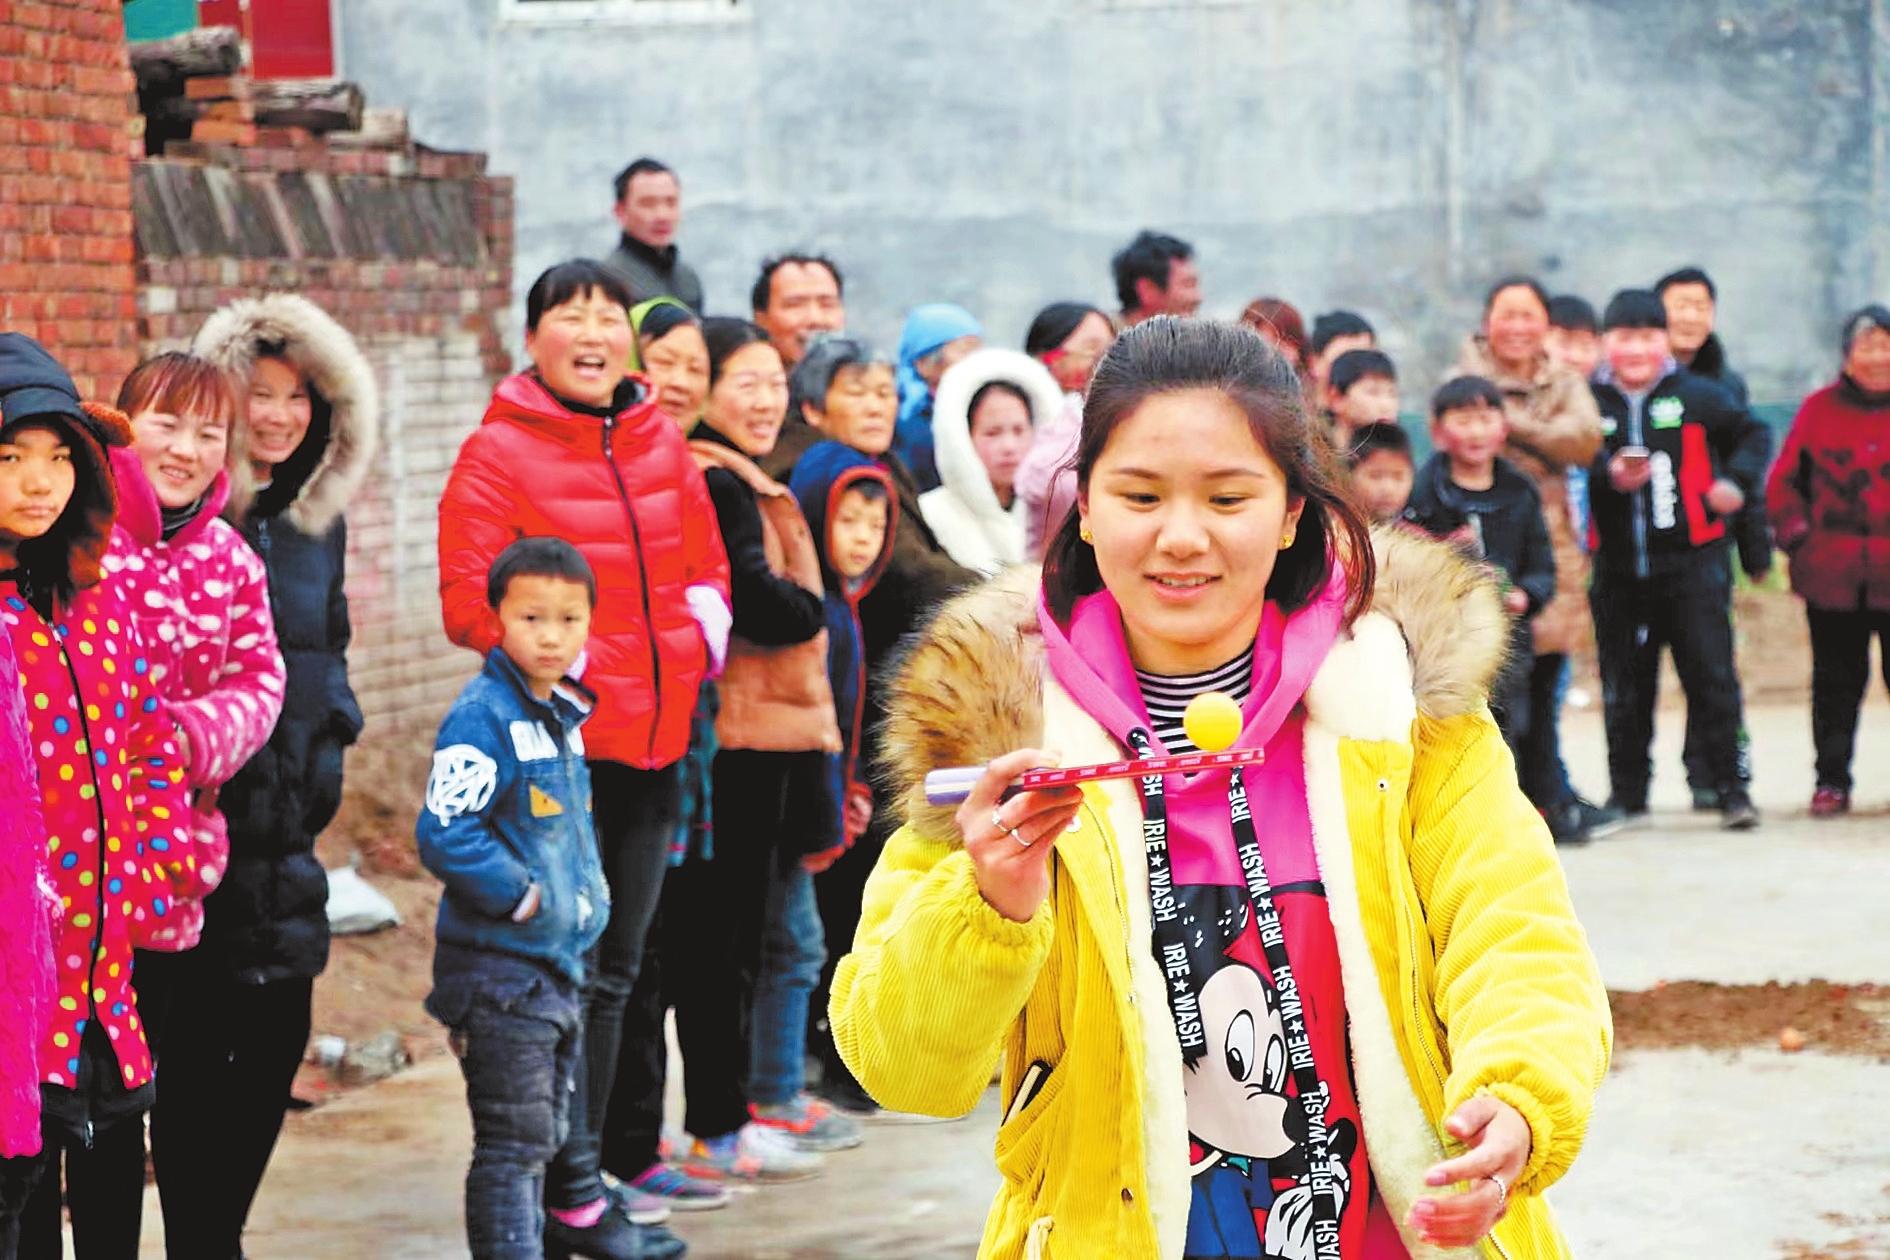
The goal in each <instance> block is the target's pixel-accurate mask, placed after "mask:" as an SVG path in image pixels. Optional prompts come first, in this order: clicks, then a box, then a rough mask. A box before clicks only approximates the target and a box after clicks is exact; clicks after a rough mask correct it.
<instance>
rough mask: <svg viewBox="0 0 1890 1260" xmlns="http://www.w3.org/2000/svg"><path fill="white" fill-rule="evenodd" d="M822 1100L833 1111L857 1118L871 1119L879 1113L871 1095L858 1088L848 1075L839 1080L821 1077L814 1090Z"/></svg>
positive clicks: (856, 1083)
mask: <svg viewBox="0 0 1890 1260" xmlns="http://www.w3.org/2000/svg"><path fill="white" fill-rule="evenodd" d="M814 1092H815V1093H816V1094H817V1095H819V1097H820V1099H821V1101H822V1102H825V1103H826V1104H827V1105H828V1106H830V1107H832V1108H833V1109H834V1110H835V1111H839V1112H842V1113H844V1114H846V1115H849V1116H853V1117H856V1118H858V1119H862V1120H865V1119H871V1118H872V1117H873V1116H875V1115H877V1114H878V1113H879V1104H878V1103H876V1102H874V1101H873V1096H872V1095H871V1094H869V1093H867V1092H866V1091H865V1090H864V1089H862V1088H860V1085H859V1083H858V1082H857V1081H854V1080H852V1079H851V1078H850V1077H848V1078H843V1079H839V1080H827V1079H823V1080H822V1081H821V1082H820V1087H819V1088H818V1089H816V1090H815V1091H814Z"/></svg>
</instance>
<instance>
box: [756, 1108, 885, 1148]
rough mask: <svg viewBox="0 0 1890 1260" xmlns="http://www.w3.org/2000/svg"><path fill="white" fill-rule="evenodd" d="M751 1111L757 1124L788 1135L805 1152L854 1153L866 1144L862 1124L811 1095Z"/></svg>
mask: <svg viewBox="0 0 1890 1260" xmlns="http://www.w3.org/2000/svg"><path fill="white" fill-rule="evenodd" d="M748 1111H749V1114H751V1115H753V1116H754V1118H755V1123H756V1124H763V1125H766V1126H767V1127H769V1128H770V1129H778V1130H780V1131H781V1132H783V1133H786V1134H787V1135H788V1136H789V1137H791V1138H793V1139H794V1145H796V1146H798V1147H799V1148H800V1149H802V1150H804V1151H850V1150H852V1149H853V1148H854V1147H856V1146H858V1145H859V1144H860V1143H861V1142H863V1141H865V1140H866V1135H865V1134H863V1133H861V1132H860V1126H859V1125H858V1124H856V1123H855V1122H854V1121H852V1120H849V1119H848V1118H847V1117H845V1116H843V1115H841V1114H840V1113H839V1112H837V1111H835V1110H834V1109H833V1108H832V1107H829V1106H828V1105H827V1104H826V1103H824V1102H821V1101H820V1100H819V1099H818V1098H814V1097H811V1096H810V1095H807V1094H802V1095H800V1096H799V1097H797V1098H795V1100H794V1101H793V1102H789V1103H769V1104H768V1105H766V1106H761V1107H750V1108H749V1109H748Z"/></svg>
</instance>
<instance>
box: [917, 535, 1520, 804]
mask: <svg viewBox="0 0 1890 1260" xmlns="http://www.w3.org/2000/svg"><path fill="white" fill-rule="evenodd" d="M1372 542H1373V545H1374V547H1375V549H1376V551H1377V554H1378V582H1377V586H1376V588H1375V589H1374V591H1373V595H1372V605H1371V609H1370V611H1368V612H1367V613H1366V614H1365V615H1364V616H1363V617H1361V618H1359V620H1358V623H1357V624H1356V625H1354V626H1353V627H1352V630H1351V633H1350V634H1349V635H1348V636H1346V637H1344V638H1342V639H1341V640H1340V641H1339V643H1337V644H1336V645H1334V647H1333V649H1332V651H1331V653H1330V655H1328V657H1327V658H1326V662H1325V664H1324V665H1322V666H1321V667H1320V669H1319V672H1318V674H1317V675H1315V677H1314V679H1313V683H1312V686H1311V687H1310V688H1309V689H1308V691H1307V693H1306V701H1305V703H1306V707H1307V710H1308V712H1309V713H1310V714H1311V715H1312V716H1313V717H1314V718H1315V719H1317V720H1319V721H1321V722H1323V723H1324V724H1325V725H1327V726H1329V727H1330V728H1331V729H1332V730H1334V731H1336V732H1337V733H1338V734H1339V735H1341V736H1343V737H1348V738H1354V739H1368V740H1398V741H1409V739H1410V738H1411V735H1410V730H1411V723H1412V721H1413V720H1414V719H1415V718H1416V717H1417V715H1418V714H1419V713H1423V714H1425V715H1427V716H1430V717H1434V718H1447V717H1455V716H1458V715H1460V714H1464V713H1468V712H1471V711H1473V710H1475V709H1477V708H1479V707H1481V706H1482V705H1484V704H1485V703H1487V701H1488V697H1489V692H1490V686H1491V684H1492V682H1493V681H1494V680H1495V678H1496V673H1497V671H1498V669H1500V668H1501V666H1502V663H1503V660H1504V656H1505V654H1506V653H1507V652H1508V644H1509V618H1508V615H1507V614H1506V613H1505V612H1504V610H1503V606H1502V600H1501V597H1500V596H1499V595H1498V593H1497V590H1496V586H1495V584H1494V583H1493V582H1492V581H1491V580H1490V578H1489V577H1488V576H1487V575H1486V574H1485V573H1484V572H1483V571H1482V570H1481V569H1480V568H1478V567H1477V566H1476V565H1474V564H1473V563H1471V562H1470V561H1469V560H1467V559H1465V558H1464V557H1463V556H1462V555H1461V554H1460V553H1458V552H1457V551H1456V550H1454V549H1453V548H1451V547H1449V546H1447V545H1446V544H1443V543H1440V542H1436V541H1433V540H1431V539H1428V538H1421V537H1418V536H1417V535H1415V534H1412V533H1409V532H1407V531H1403V530H1398V529H1379V530H1376V531H1374V533H1373V535H1372ZM1039 587H1040V574H1039V571H1038V570H1037V569H1036V568H1035V567H1024V566H1020V567H1018V568H1015V569H1012V570H1009V571H1008V572H1006V573H1005V574H1003V575H1002V576H1000V577H997V578H995V579H993V580H992V581H989V582H987V583H985V584H983V585H982V586H979V587H976V588H974V589H972V590H970V591H967V592H966V593H964V594H962V595H960V596H958V597H957V598H955V599H952V600H951V601H949V602H947V603H946V604H945V606H944V607H943V608H941V609H940V610H939V614H938V616H937V617H936V618H935V619H934V621H933V622H932V624H931V625H930V626H929V627H928V628H927V629H926V630H925V632H924V633H923V634H922V635H921V636H920V638H919V640H918V642H917V643H916V644H915V645H914V647H913V649H912V651H911V653H910V655H909V656H908V657H907V658H906V661H905V663H904V665H903V666H902V667H901V669H900V670H899V672H898V674H897V676H896V677H895V678H894V679H893V682H892V686H891V689H890V694H889V696H888V710H889V712H888V715H887V718H886V725H885V738H884V748H885V753H884V766H883V769H884V772H885V777H886V779H887V780H888V782H889V784H890V786H891V787H892V789H893V792H894V799H895V800H896V801H898V802H899V803H900V805H901V806H902V807H903V810H904V813H905V817H906V819H907V820H908V821H910V822H912V823H914V824H915V825H917V826H918V827H919V828H920V829H921V830H922V831H924V832H925V833H926V834H928V835H952V834H954V829H953V827H952V826H951V815H952V810H951V808H950V807H939V806H928V805H927V804H926V803H925V788H924V781H925V776H926V774H927V773H928V772H930V771H932V770H936V769H939V768H941V767H945V766H970V765H982V764H984V763H986V762H988V761H990V760H992V759H993V758H994V757H997V756H999V755H1001V754H1003V753H1006V752H1009V751H1011V750H1012V749H1015V748H1026V747H1031V746H1034V745H1036V744H1037V743H1038V741H1040V740H1041V739H1042V738H1043V730H1044V718H1043V711H1044V678H1045V671H1044V647H1043V635H1042V632H1041V631H1040V630H1039V629H1038V627H1037V603H1038V591H1039ZM1053 751H1060V752H1068V751H1069V750H1064V749H1059V750H1053Z"/></svg>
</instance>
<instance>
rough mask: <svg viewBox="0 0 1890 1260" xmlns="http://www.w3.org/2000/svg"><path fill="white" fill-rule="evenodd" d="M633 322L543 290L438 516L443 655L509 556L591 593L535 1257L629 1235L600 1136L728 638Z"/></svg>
mask: <svg viewBox="0 0 1890 1260" xmlns="http://www.w3.org/2000/svg"><path fill="white" fill-rule="evenodd" d="M629 308H630V294H629V291H628V289H626V288H625V287H624V283H623V280H622V278H621V277H619V276H618V275H617V274H616V273H615V272H613V271H610V270H608V269H606V268H604V267H603V266H602V265H600V264H598V263H594V262H589V261H586V260H578V261H575V262H568V263H562V264H560V265H558V266H556V267H553V268H551V269H550V270H549V271H547V272H546V273H545V274H544V275H542V276H540V277H539V278H538V281H537V283H535V284H533V285H532V288H531V292H530V294H529V295H528V296H527V298H526V302H525V318H526V323H525V328H526V332H525V350H526V353H527V354H529V355H530V356H531V359H532V364H533V366H532V368H531V370H530V371H527V372H522V373H520V374H519V375H517V376H512V377H508V378H506V379H505V380H503V381H501V382H500V383H499V386H498V389H497V390H495V391H494V393H493V397H492V404H491V406H490V407H488V408H487V410H486V416H485V420H484V422H483V423H482V424H481V425H480V426H479V428H478V429H477V430H476V431H475V432H474V433H473V435H472V436H471V437H469V438H467V439H466V443H465V445H464V446H462V447H461V448H460V451H459V458H458V459H457V460H456V461H455V462H454V465H453V472H452V475H451V476H450V477H449V478H448V479H447V483H446V493H445V495H444V496H443V497H442V498H441V500H440V600H441V603H442V605H443V606H444V613H445V620H446V633H447V636H448V637H449V638H451V639H452V640H453V641H454V642H455V643H458V644H459V645H460V646H462V647H468V648H472V649H473V650H474V651H477V652H481V653H484V652H487V651H489V650H490V649H491V648H493V647H494V646H495V645H497V644H498V642H499V639H500V633H499V624H498V618H497V616H496V615H495V614H494V613H493V611H492V606H493V602H495V601H489V600H488V598H487V590H486V574H487V571H488V570H489V569H490V568H491V567H492V562H493V560H494V558H496V557H497V556H498V554H499V552H500V551H502V550H504V548H505V547H506V546H508V545H509V544H511V543H512V542H514V541H516V540H517V539H519V538H525V537H535V536H550V537H555V538H562V539H565V540H566V541H567V542H570V543H572V544H573V545H575V546H576V547H577V549H578V550H579V551H581V552H582V553H583V554H584V557H585V559H587V560H589V561H590V563H591V567H592V569H594V570H595V571H596V574H597V604H596V609H597V610H596V614H595V616H594V618H593V620H592V622H591V634H590V643H589V647H588V648H587V652H588V661H587V662H585V663H584V664H583V665H582V669H583V677H584V682H585V684H586V685H587V686H588V687H590V688H591V689H592V690H593V691H595V692H596V693H597V695H598V705H597V711H596V714H595V716H593V717H592V718H591V720H590V722H588V723H587V724H586V725H585V727H584V742H585V745H586V757H587V759H588V760H589V762H590V769H591V784H592V791H593V800H594V809H595V816H596V824H597V839H598V846H599V849H600V850H601V853H602V856H603V860H604V873H605V875H606V876H607V877H608V879H609V881H610V891H611V901H612V906H611V918H610V924H609V927H608V928H607V929H606V931H605V934H604V939H603V941H602V942H601V943H600V945H599V947H598V958H597V963H596V966H595V967H594V968H591V969H590V970H591V973H592V975H591V979H590V980H589V982H587V984H586V988H585V997H584V1023H585V1031H584V1048H583V1066H582V1070H581V1072H580V1075H579V1077H578V1079H579V1081H580V1082H582V1084H581V1085H580V1087H579V1092H578V1094H577V1097H576V1100H575V1102H574V1104H573V1106H572V1109H571V1136H570V1140H569V1141H568V1142H567V1143H566V1144H565V1147H564V1149H563V1150H562V1151H560V1152H559V1154H558V1157H557V1158H556V1159H555V1160H554V1161H552V1163H551V1165H550V1166H549V1167H548V1168H547V1170H546V1195H545V1198H546V1205H547V1207H549V1208H550V1209H551V1212H550V1217H551V1223H550V1224H549V1225H548V1226H547V1234H546V1237H547V1239H548V1241H556V1242H557V1243H558V1244H559V1245H561V1246H564V1247H566V1248H567V1249H569V1250H574V1251H579V1252H582V1253H583V1254H586V1255H593V1254H616V1250H628V1244H627V1243H622V1241H621V1239H620V1238H619V1235H621V1234H623V1233H625V1232H626V1231H629V1230H631V1229H632V1228H633V1227H632V1226H631V1225H630V1223H629V1222H628V1221H627V1220H624V1219H623V1218H622V1217H620V1216H618V1215H617V1214H615V1213H608V1214H604V1215H600V1214H599V1213H600V1211H601V1209H600V1207H599V1205H600V1204H601V1203H602V1202H603V1200H604V1194H605V1190H604V1183H603V1181H602V1178H601V1176H600V1170H599V1141H600V1137H599V1134H600V1127H601V1125H602V1122H603V1117H604V1109H605V1104H606V1103H607V1102H608V1100H609V1098H610V1089H611V1085H612V1084H613V1083H614V1081H615V1079H616V1069H617V1058H618V1048H619V1041H620V1038H621V1035H622V1026H623V1013H624V1006H625V1004H626V1003H627V1002H628V1000H629V997H630V989H631V986H632V985H633V984H634V983H635V980H636V976H637V971H638V969H639V967H640V965H641V962H642V956H643V943H644V938H645V936H647V935H648V932H649V927H650V921H651V918H652V916H653V915H654V914H655V911H656V900H657V896H658V894H659V893H660V892H661V890H662V886H663V872H664V870H665V868H666V866H667V864H668V860H669V842H670V836H671V834H672V833H673V832H674V830H675V826H676V818H677V814H678V811H679V806H680V802H679V793H678V779H677V776H676V774H675V772H674V766H675V763H676V762H677V761H678V760H680V759H681V758H682V756H683V754H684V753H685V752H687V751H688V748H689V731H690V718H691V716H692V714H693V713H694V711H695V707H696V695H697V692H698V691H699V690H700V688H701V685H702V682H703V680H704V679H705V678H707V677H709V676H710V675H711V673H712V672H714V671H717V670H719V668H720V665H721V660H722V657H723V655H724V654H725V653H726V651H727V648H728V635H729V627H730V615H729V574H728V557H727V556H726V554H724V552H723V548H722V536H721V534H720V532H719V531H718V530H717V528H716V519H715V507H714V504H713V503H711V502H710V499H709V492H708V488H707V487H706V486H705V485H704V483H703V480H702V474H701V473H700V472H699V471H698V470H697V469H696V465H695V461H694V460H693V459H692V458H691V457H690V455H689V450H688V448H687V446H686V445H685V444H684V442H683V438H682V434H681V432H680V431H679V430H678V429H677V427H676V422H675V421H674V420H672V419H670V418H669V417H668V416H666V415H664V414H663V412H662V411H661V410H660V409H658V407H657V405H656V402H655V391H654V390H653V389H652V388H651V387H650V384H649V382H648V381H646V380H644V379H643V378H642V377H640V376H635V375H631V374H630V373H629V372H628V371H627V370H626V367H625V365H626V364H628V363H629V362H630V348H631V342H632V338H633V336H634V333H633V331H632V328H631V324H630V310H629ZM580 660H581V661H583V658H580ZM554 1236H555V1237H554ZM620 1243H621V1246H620V1245H619V1244H620ZM665 1254H667V1253H665Z"/></svg>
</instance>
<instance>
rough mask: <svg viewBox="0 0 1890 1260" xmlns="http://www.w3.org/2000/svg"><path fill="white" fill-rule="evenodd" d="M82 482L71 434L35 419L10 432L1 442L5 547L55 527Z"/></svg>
mask: <svg viewBox="0 0 1890 1260" xmlns="http://www.w3.org/2000/svg"><path fill="white" fill-rule="evenodd" d="M77 483H78V474H77V472H76V471H75V470H74V468H73V464H72V448H71V447H70V446H68V445H67V444H66V436H65V434H63V433H60V432H58V431H56V430H54V429H50V428H45V427H42V426H39V425H30V424H29V425H25V426H23V427H20V428H17V429H14V430H13V431H12V432H11V433H9V434H7V436H6V439H5V440H4V441H0V548H11V547H12V545H13V544H15V543H18V542H24V541H25V540H26V539H29V538H38V537H40V536H41V535H42V534H44V533H45V532H46V531H47V530H49V529H51V528H52V527H53V522H55V521H57V520H58V519H59V514H60V513H62V512H64V511H65V510H66V504H67V503H69V502H71V500H72V491H73V488H74V487H75V486H76V485H77Z"/></svg>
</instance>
